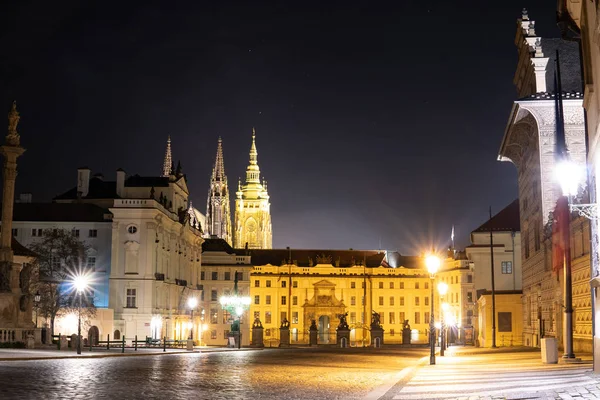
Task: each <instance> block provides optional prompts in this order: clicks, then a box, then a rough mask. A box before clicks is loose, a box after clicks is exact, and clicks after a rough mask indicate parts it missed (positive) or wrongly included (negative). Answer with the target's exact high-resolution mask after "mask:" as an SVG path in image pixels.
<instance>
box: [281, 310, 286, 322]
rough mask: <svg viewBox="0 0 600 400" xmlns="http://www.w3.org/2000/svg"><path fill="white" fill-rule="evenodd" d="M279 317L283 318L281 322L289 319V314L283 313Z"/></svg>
mask: <svg viewBox="0 0 600 400" xmlns="http://www.w3.org/2000/svg"><path fill="white" fill-rule="evenodd" d="M279 316H280V318H281V319H280V321H284V320H286V319H287V313H286V312H285V311H282V312H281V313H280V315H279Z"/></svg>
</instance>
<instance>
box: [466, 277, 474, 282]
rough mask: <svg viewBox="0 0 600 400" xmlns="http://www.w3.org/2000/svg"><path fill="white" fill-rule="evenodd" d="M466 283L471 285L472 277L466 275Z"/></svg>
mask: <svg viewBox="0 0 600 400" xmlns="http://www.w3.org/2000/svg"><path fill="white" fill-rule="evenodd" d="M467 283H473V275H467Z"/></svg>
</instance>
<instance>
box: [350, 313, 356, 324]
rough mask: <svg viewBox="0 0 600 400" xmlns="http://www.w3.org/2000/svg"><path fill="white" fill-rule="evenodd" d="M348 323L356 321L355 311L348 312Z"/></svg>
mask: <svg viewBox="0 0 600 400" xmlns="http://www.w3.org/2000/svg"><path fill="white" fill-rule="evenodd" d="M350 323H351V324H355V323H356V313H355V312H351V313H350Z"/></svg>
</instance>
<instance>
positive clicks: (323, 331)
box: [319, 315, 329, 344]
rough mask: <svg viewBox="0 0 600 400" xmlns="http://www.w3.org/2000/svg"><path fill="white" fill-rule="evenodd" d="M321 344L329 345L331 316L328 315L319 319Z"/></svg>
mask: <svg viewBox="0 0 600 400" xmlns="http://www.w3.org/2000/svg"><path fill="white" fill-rule="evenodd" d="M319 343H323V344H327V343H329V316H327V315H321V316H320V317H319Z"/></svg>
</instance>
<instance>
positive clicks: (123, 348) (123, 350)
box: [121, 335, 125, 353]
mask: <svg viewBox="0 0 600 400" xmlns="http://www.w3.org/2000/svg"><path fill="white" fill-rule="evenodd" d="M121 353H125V335H123V346H122V347H121Z"/></svg>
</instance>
